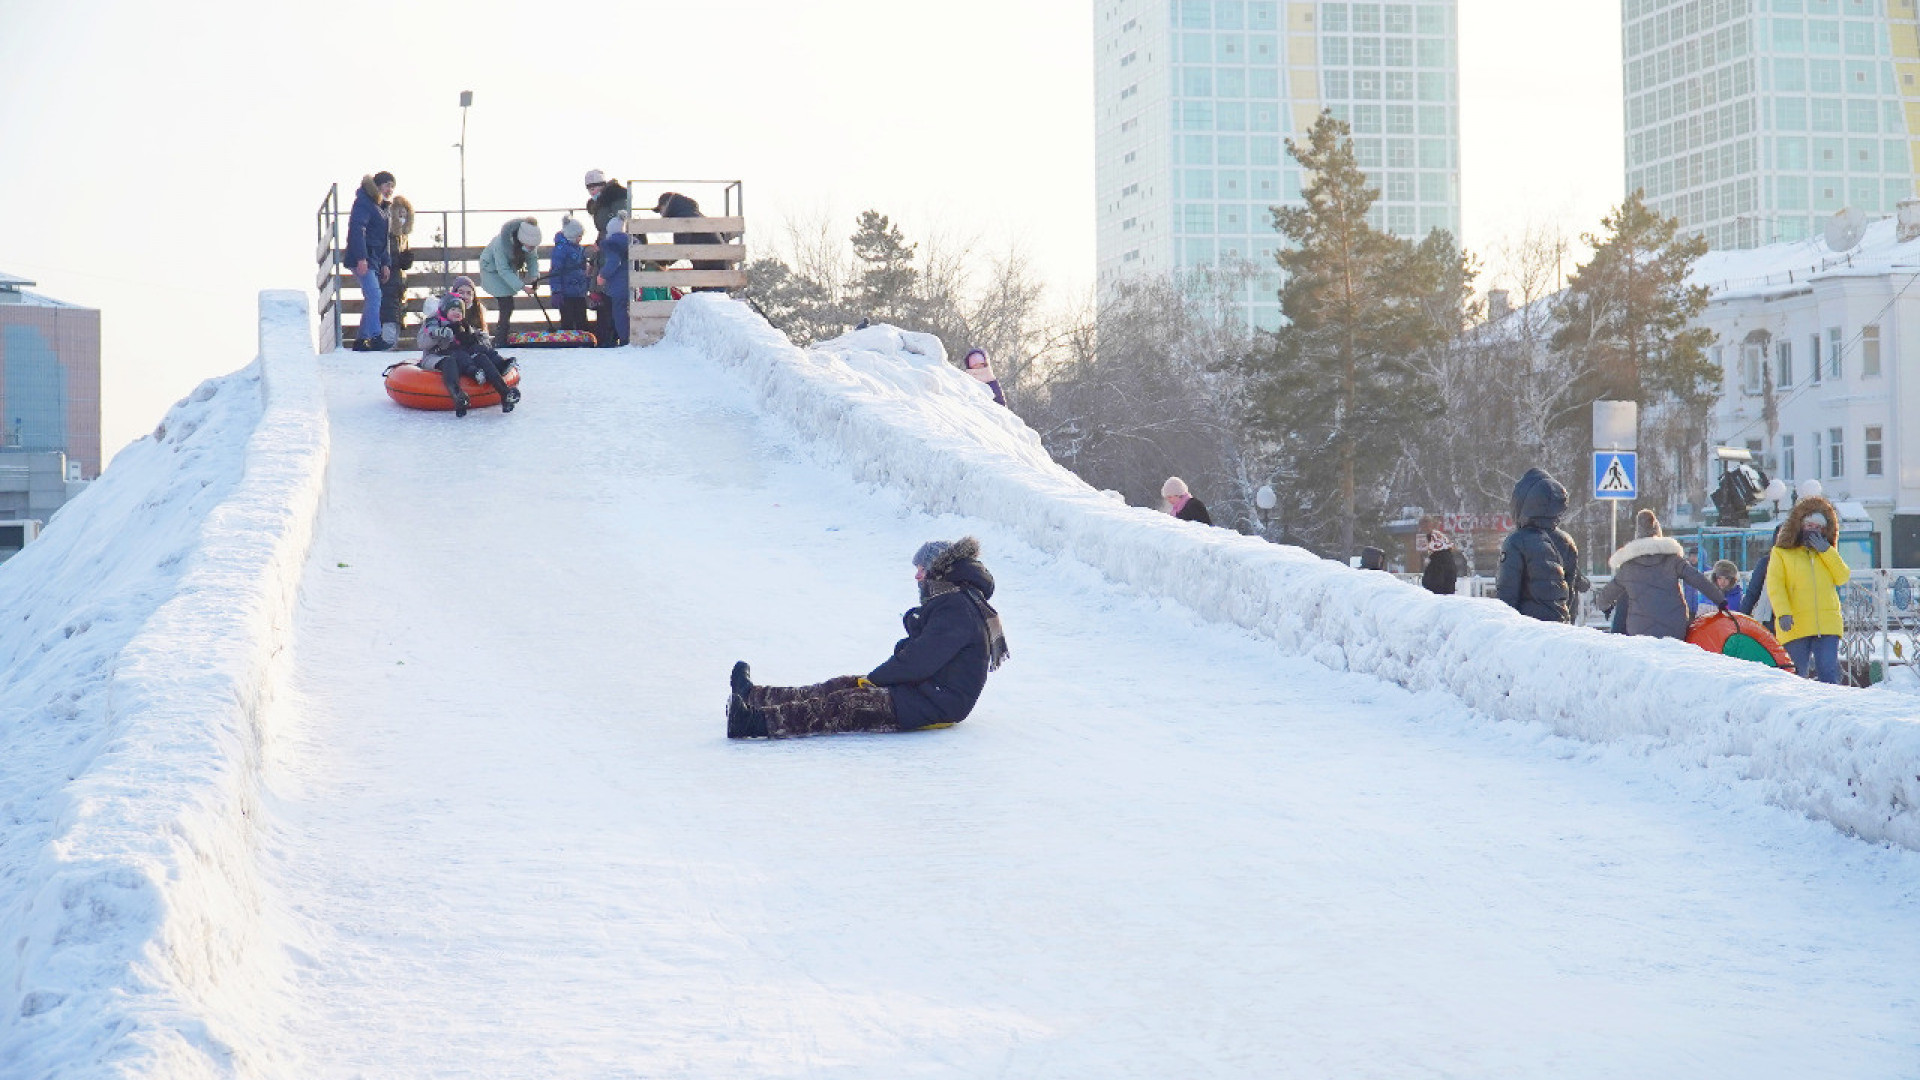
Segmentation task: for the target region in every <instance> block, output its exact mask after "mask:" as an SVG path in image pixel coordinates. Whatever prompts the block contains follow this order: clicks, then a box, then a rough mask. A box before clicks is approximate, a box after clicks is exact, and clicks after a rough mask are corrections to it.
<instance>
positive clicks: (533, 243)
mask: <svg viewBox="0 0 1920 1080" xmlns="http://www.w3.org/2000/svg"><path fill="white" fill-rule="evenodd" d="M539 251H540V222H539V220H538V219H536V218H530V217H523V218H514V219H513V220H511V221H509V222H507V223H506V224H505V225H502V226H500V235H498V236H496V237H494V238H493V241H492V242H491V243H489V244H488V245H487V246H486V250H484V251H482V252H481V253H480V287H481V288H483V289H485V290H487V295H489V296H492V297H494V298H496V299H497V300H499V301H500V326H499V333H498V335H497V339H498V340H499V341H500V342H501V343H502V344H506V343H507V342H508V341H509V340H510V339H509V338H508V337H507V331H508V329H509V326H508V324H509V323H511V322H512V321H513V301H514V297H515V296H516V295H518V294H519V293H523V292H524V293H526V294H527V295H528V296H532V295H533V290H534V288H535V283H536V281H537V280H538V279H539V277H540V255H539Z"/></svg>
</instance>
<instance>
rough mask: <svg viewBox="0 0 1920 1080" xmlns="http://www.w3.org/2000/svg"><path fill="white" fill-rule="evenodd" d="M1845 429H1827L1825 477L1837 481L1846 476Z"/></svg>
mask: <svg viewBox="0 0 1920 1080" xmlns="http://www.w3.org/2000/svg"><path fill="white" fill-rule="evenodd" d="M1846 437H1847V433H1846V429H1845V428H1828V429H1827V475H1828V476H1830V477H1832V478H1834V479H1836V480H1838V479H1839V478H1840V477H1843V476H1845V475H1847V442H1846Z"/></svg>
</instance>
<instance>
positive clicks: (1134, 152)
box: [1120, 150, 1140, 165]
mask: <svg viewBox="0 0 1920 1080" xmlns="http://www.w3.org/2000/svg"><path fill="white" fill-rule="evenodd" d="M1139 156H1140V154H1139V151H1137V150H1129V151H1127V156H1126V157H1123V158H1121V159H1120V164H1122V165H1131V164H1133V159H1134V158H1136V157H1139Z"/></svg>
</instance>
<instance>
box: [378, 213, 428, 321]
mask: <svg viewBox="0 0 1920 1080" xmlns="http://www.w3.org/2000/svg"><path fill="white" fill-rule="evenodd" d="M387 249H388V259H387V261H388V263H389V264H390V265H391V266H392V273H390V274H388V275H387V280H386V283H385V284H384V285H382V286H381V292H380V335H381V337H383V338H386V339H387V340H389V341H395V342H397V341H399V340H400V312H401V309H402V308H403V307H405V306H406V302H407V271H409V270H411V269H413V204H412V203H411V202H408V201H407V197H406V196H405V195H395V196H394V197H393V200H392V201H391V202H389V203H388V204H387ZM423 321H424V320H423Z"/></svg>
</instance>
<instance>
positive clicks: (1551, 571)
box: [1494, 469, 1588, 623]
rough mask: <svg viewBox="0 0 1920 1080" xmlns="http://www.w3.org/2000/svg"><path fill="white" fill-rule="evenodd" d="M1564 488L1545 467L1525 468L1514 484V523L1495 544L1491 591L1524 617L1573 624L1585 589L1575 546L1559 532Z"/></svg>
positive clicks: (1585, 582) (1565, 507) (1585, 585)
mask: <svg viewBox="0 0 1920 1080" xmlns="http://www.w3.org/2000/svg"><path fill="white" fill-rule="evenodd" d="M1566 512H1567V489H1566V487H1565V486H1564V485H1562V484H1561V483H1560V481H1558V480H1555V479H1554V478H1553V477H1552V476H1551V475H1550V474H1549V473H1548V472H1547V471H1546V470H1545V469H1528V470H1527V473H1526V475H1525V476H1522V477H1521V478H1520V482H1519V483H1517V484H1515V485H1514V486H1513V519H1514V520H1515V521H1516V522H1519V525H1518V526H1517V527H1515V529H1514V530H1513V531H1512V532H1510V533H1508V534H1507V538H1506V539H1505V540H1504V541H1502V542H1501V544H1500V570H1499V573H1498V575H1497V576H1496V577H1495V578H1494V588H1495V592H1496V594H1497V595H1498V596H1499V597H1500V602H1501V603H1503V604H1506V605H1507V606H1508V607H1511V608H1513V609H1514V610H1516V611H1518V612H1520V614H1522V615H1525V616H1527V617H1528V618H1533V619H1540V620H1542V621H1543V622H1561V623H1565V622H1572V621H1573V612H1574V604H1575V603H1577V597H1578V595H1579V594H1580V593H1583V592H1585V591H1586V590H1587V588H1588V585H1587V576H1586V575H1585V574H1583V573H1581V572H1580V548H1579V546H1578V545H1576V544H1575V543H1574V542H1573V537H1571V536H1568V535H1567V534H1566V532H1565V530H1563V529H1561V528H1560V516H1561V515H1562V514H1565V513H1566Z"/></svg>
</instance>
